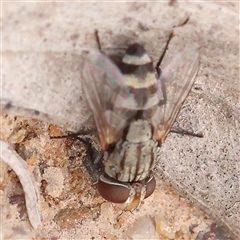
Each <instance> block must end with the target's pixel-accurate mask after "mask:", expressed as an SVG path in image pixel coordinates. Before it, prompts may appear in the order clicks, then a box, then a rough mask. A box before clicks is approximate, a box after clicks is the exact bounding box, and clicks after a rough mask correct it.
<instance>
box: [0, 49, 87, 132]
mask: <svg viewBox="0 0 240 240" xmlns="http://www.w3.org/2000/svg"><path fill="white" fill-rule="evenodd" d="M2 63H3V64H2V81H1V86H0V87H1V90H2V94H1V96H0V110H1V112H2V113H3V114H4V113H7V114H12V115H15V116H17V115H18V116H27V117H33V118H37V119H41V120H45V121H47V122H50V123H54V124H58V125H59V126H62V127H65V128H67V129H68V130H70V131H73V132H78V131H79V130H80V129H81V128H82V126H83V124H84V123H85V122H86V121H87V120H88V119H89V118H90V116H91V112H90V111H89V110H88V108H87V106H86V102H85V100H84V98H83V97H82V87H81V63H82V57H81V54H72V53H64V52H32V51H30V52H11V51H5V52H3V53H2Z"/></svg>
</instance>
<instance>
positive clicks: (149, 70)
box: [82, 37, 199, 210]
mask: <svg viewBox="0 0 240 240" xmlns="http://www.w3.org/2000/svg"><path fill="white" fill-rule="evenodd" d="M170 38H171V37H170ZM170 38H169V41H168V42H167V44H166V47H165V50H164V53H165V51H166V50H167V46H168V43H169V42H170ZM198 50H199V46H198V45H197V44H191V45H188V46H186V47H185V48H184V49H183V50H182V51H180V52H179V53H177V54H176V55H175V56H174V57H173V58H172V59H171V60H170V61H169V62H168V63H166V64H165V65H164V66H163V67H162V69H160V67H159V65H160V63H161V60H162V59H161V60H160V62H159V64H158V65H157V67H154V64H153V61H152V60H151V58H150V57H149V56H148V55H147V53H146V51H145V49H144V47H143V46H141V45H140V44H138V43H135V44H131V45H130V46H129V47H128V48H127V50H126V52H125V55H124V56H123V58H122V59H121V61H118V62H113V61H111V60H110V59H109V58H108V57H107V56H106V55H105V54H103V53H102V52H101V51H98V50H95V49H90V50H88V51H87V55H86V61H85V62H84V65H83V71H82V86H83V92H84V95H85V98H86V101H87V104H88V106H89V108H90V110H91V111H92V113H93V117H94V120H95V125H96V128H97V131H98V137H99V141H100V144H101V146H102V148H103V150H104V151H105V152H106V154H105V155H106V156H105V158H104V164H105V169H104V172H105V173H104V174H103V175H101V176H100V177H99V180H98V183H97V189H98V191H99V193H100V195H101V196H102V197H103V198H105V199H106V200H108V201H110V202H113V203H121V204H122V203H124V208H125V210H130V209H135V208H137V207H138V206H139V205H140V204H141V202H142V201H143V199H145V198H147V197H149V196H150V195H151V194H152V193H153V192H154V189H155V186H156V180H155V178H154V176H153V174H152V171H153V168H154V166H155V163H156V159H157V149H158V147H161V145H162V143H163V142H164V140H165V139H166V137H167V134H168V132H169V131H170V129H171V127H172V125H173V123H174V121H175V119H176V117H177V115H178V113H179V111H180V109H181V106H182V104H183V103H184V101H185V99H186V97H187V96H188V94H189V92H190V90H191V88H192V86H193V84H194V82H195V77H196V75H197V72H198V67H199V54H198Z"/></svg>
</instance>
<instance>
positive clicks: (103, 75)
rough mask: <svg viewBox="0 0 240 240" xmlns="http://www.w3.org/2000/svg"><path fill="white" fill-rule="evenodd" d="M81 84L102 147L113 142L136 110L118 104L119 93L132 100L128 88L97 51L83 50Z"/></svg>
mask: <svg viewBox="0 0 240 240" xmlns="http://www.w3.org/2000/svg"><path fill="white" fill-rule="evenodd" d="M82 86H83V92H84V94H85V98H86V101H87V103H88V106H89V108H90V109H91V111H92V113H93V116H94V119H95V124H96V127H97V129H98V133H99V138H100V142H101V145H102V147H103V148H104V149H106V148H107V146H108V145H110V144H111V143H113V142H116V140H118V139H119V138H120V137H121V135H122V131H123V129H124V128H125V127H126V126H127V125H128V119H129V118H131V116H132V115H133V114H134V112H135V111H132V110H129V109H126V108H122V106H119V107H118V106H117V101H116V99H117V98H118V97H119V94H120V95H121V96H122V98H124V99H126V98H128V100H129V101H130V102H131V101H133V100H132V99H131V97H130V91H129V88H128V87H126V86H124V84H123V75H122V74H121V73H120V71H119V69H118V68H117V67H116V66H115V64H113V63H112V62H111V60H109V59H108V57H106V56H105V55H103V54H102V53H101V52H99V51H98V50H94V49H89V50H88V51H86V59H85V61H84V65H83V69H82Z"/></svg>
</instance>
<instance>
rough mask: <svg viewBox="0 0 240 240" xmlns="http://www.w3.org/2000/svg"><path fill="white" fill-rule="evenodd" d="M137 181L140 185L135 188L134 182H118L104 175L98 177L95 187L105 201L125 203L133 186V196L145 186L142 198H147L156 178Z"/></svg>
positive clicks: (152, 189) (139, 192)
mask: <svg viewBox="0 0 240 240" xmlns="http://www.w3.org/2000/svg"><path fill="white" fill-rule="evenodd" d="M137 183H138V186H140V187H137V188H135V187H134V184H135V185H136V183H124V182H119V181H117V180H116V179H114V178H111V177H109V176H106V175H105V176H101V177H100V178H99V181H98V183H97V189H98V192H99V194H100V195H101V196H102V197H103V198H104V199H106V200H107V201H109V202H112V203H125V202H126V201H127V200H128V199H129V197H130V192H131V189H132V188H134V195H135V196H139V195H141V193H142V192H143V191H142V189H143V188H145V190H144V192H145V194H144V195H145V196H144V197H143V198H148V197H149V196H150V195H151V194H152V193H153V192H154V189H155V187H156V180H155V178H154V177H153V176H151V177H149V178H147V179H145V180H143V181H139V182H137ZM139 197H141V196H139Z"/></svg>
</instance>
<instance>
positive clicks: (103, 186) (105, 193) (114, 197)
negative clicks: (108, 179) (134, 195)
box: [97, 179, 130, 203]
mask: <svg viewBox="0 0 240 240" xmlns="http://www.w3.org/2000/svg"><path fill="white" fill-rule="evenodd" d="M97 189H98V192H99V194H100V195H101V196H102V197H103V198H104V199H106V200H108V201H109V202H113V203H124V202H126V201H127V199H128V197H129V192H130V189H129V188H127V187H124V186H122V185H116V184H111V183H105V182H103V181H101V180H100V179H99V181H98V183H97Z"/></svg>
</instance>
